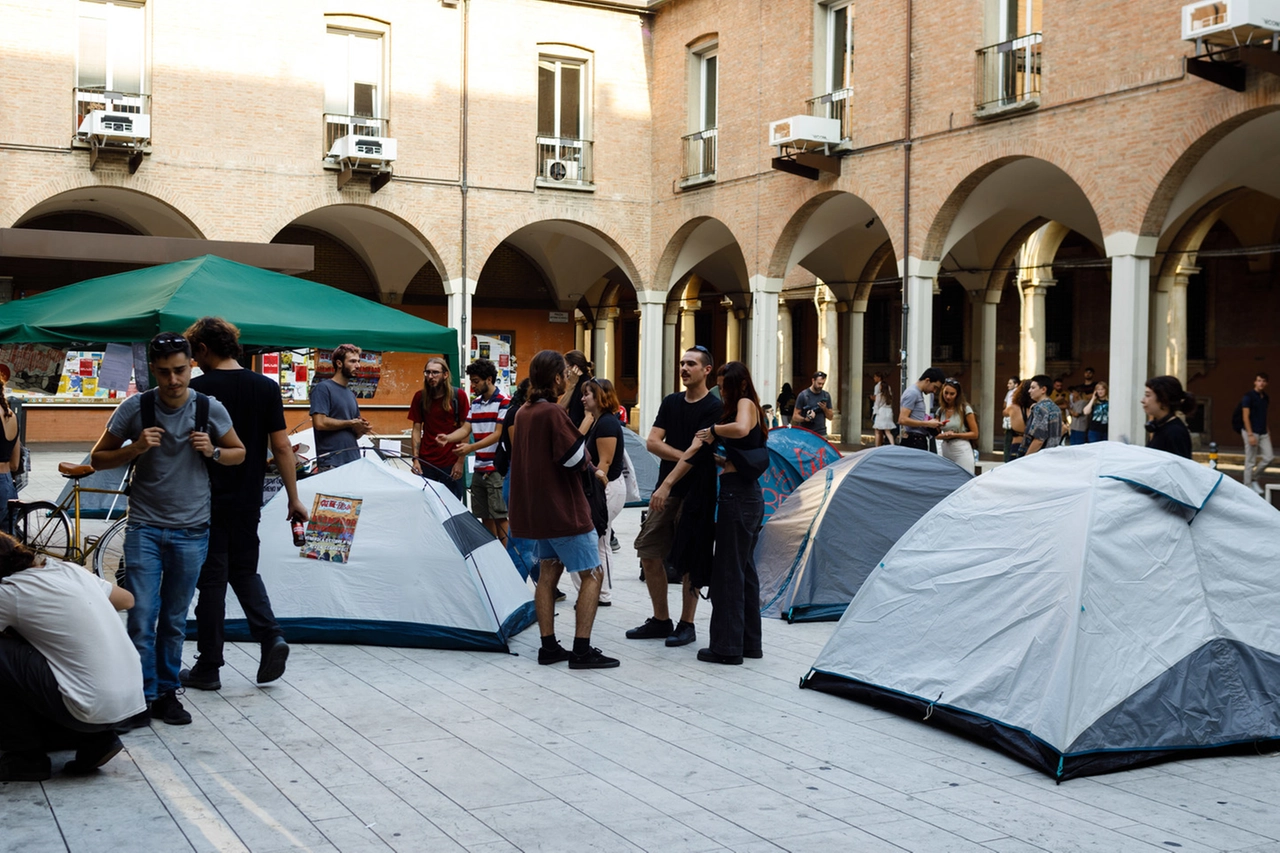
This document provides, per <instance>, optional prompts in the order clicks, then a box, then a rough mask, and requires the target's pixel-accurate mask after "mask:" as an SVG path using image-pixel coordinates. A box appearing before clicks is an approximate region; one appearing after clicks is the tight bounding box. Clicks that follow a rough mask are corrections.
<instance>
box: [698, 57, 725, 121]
mask: <svg viewBox="0 0 1280 853" xmlns="http://www.w3.org/2000/svg"><path fill="white" fill-rule="evenodd" d="M696 57H697V63H696V64H697V69H698V74H697V80H696V86H697V102H698V112H697V121H696V122H695V126H694V127H693V128H692V129H693V130H710V129H711V128H713V127H715V126H716V107H717V102H718V99H719V83H720V81H719V72H720V67H719V66H720V56H719V52H718V51H717V50H716V49H715V47H710V48H707V49H705V50H702V51H699V52H698V53H697V54H696Z"/></svg>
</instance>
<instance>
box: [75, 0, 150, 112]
mask: <svg viewBox="0 0 1280 853" xmlns="http://www.w3.org/2000/svg"><path fill="white" fill-rule="evenodd" d="M145 31H146V9H145V7H144V6H143V4H141V3H117V2H103V3H100V2H93V0H80V43H79V51H78V60H79V61H78V63H77V68H76V86H77V87H78V88H81V89H99V90H110V91H114V92H120V93H127V94H135V95H136V94H139V93H141V92H142V84H143V75H144V70H145V65H146V48H145V46H146V39H145V38H144V33H145Z"/></svg>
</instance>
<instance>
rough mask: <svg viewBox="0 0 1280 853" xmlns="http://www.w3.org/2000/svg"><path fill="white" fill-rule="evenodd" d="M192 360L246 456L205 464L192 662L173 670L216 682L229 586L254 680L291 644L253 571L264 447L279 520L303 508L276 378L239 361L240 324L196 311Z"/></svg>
mask: <svg viewBox="0 0 1280 853" xmlns="http://www.w3.org/2000/svg"><path fill="white" fill-rule="evenodd" d="M185 337H186V339H187V340H188V341H190V342H191V351H192V355H193V356H194V359H195V362H196V364H197V365H199V367H200V369H201V370H202V371H203V373H202V375H200V376H197V377H196V378H195V379H192V380H191V387H192V388H193V389H195V390H196V391H199V392H201V393H203V394H207V395H209V396H210V397H213V398H215V399H217V400H218V401H219V402H221V403H222V404H223V405H224V406H226V407H227V411H228V412H230V413H231V423H232V425H233V426H234V427H235V429H236V435H238V436H240V440H241V441H243V442H244V445H245V448H246V450H248V451H250V452H248V453H246V455H245V460H244V463H243V464H241V465H236V466H235V467H233V468H214V469H211V470H210V471H209V484H210V486H211V488H212V490H213V503H212V516H211V517H210V524H209V552H208V554H207V555H206V556H205V559H204V566H202V567H201V569H200V580H199V581H197V582H196V589H197V590H198V591H199V593H200V597H199V598H198V599H197V600H196V648H197V649H198V650H199V653H200V656H199V659H198V660H197V661H196V663H195V666H193V667H191V668H190V669H184V670H182V671H181V672H179V673H178V678H179V680H180V681H181V682H182V684H183V685H184V686H185V687H194V688H196V689H198V690H220V689H221V688H222V680H221V678H220V677H219V674H218V670H219V669H220V668H221V667H222V664H223V659H222V650H223V645H224V636H223V622H224V620H225V619H226V609H227V608H226V604H227V586H228V585H230V586H231V589H233V590H234V591H235V594H236V599H237V600H239V602H240V608H241V609H242V610H243V611H244V615H245V618H246V620H247V621H248V623H249V633H250V635H251V636H252V637H253V639H254V641H255V642H257V643H258V646H259V649H260V651H261V654H260V655H259V663H258V674H257V680H258V683H259V684H266V683H267V682H270V681H275V680H276V679H277V678H279V677H280V676H282V675H284V668H285V660H286V659H287V658H288V657H289V644H288V643H286V642H285V640H284V631H283V630H281V628H280V623H279V622H277V621H276V617H275V613H274V612H273V611H272V609H271V599H270V598H269V597H268V596H267V588H266V586H265V585H264V584H263V583H262V576H261V575H259V574H258V522H259V521H261V519H262V485H263V481H264V480H265V479H266V475H267V454H268V450H269V451H270V453H271V455H272V456H274V457H275V462H276V467H277V468H278V469H279V470H280V479H281V481H282V482H283V485H284V491H285V496H286V498H287V499H288V503H287V505H286V511H285V518H284V519H281V521H282V522H284V521H306V520H307V508H306V507H305V506H303V504H302V501H300V500H299V499H298V479H297V463H296V462H295V461H294V457H293V444H292V442H291V441H290V439H289V431H288V428H287V425H286V424H285V420H284V404H283V402H282V401H281V399H280V386H279V385H278V384H277V383H276V382H274V381H272V380H270V379H268V378H267V377H265V376H263V375H262V374H260V373H256V372H254V371H252V370H245V369H244V368H243V367H241V365H240V362H239V361H237V358H238V357H239V356H240V354H241V349H240V330H239V329H237V328H236V327H235V326H233V325H232V324H231V323H228V322H227V321H226V320H224V319H222V318H221V317H202V318H201V319H199V320H197V321H196V322H195V323H193V324H192V325H191V327H190V328H189V329H187V331H186V333H185Z"/></svg>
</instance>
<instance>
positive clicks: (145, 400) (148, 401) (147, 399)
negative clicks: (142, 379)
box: [138, 388, 156, 429]
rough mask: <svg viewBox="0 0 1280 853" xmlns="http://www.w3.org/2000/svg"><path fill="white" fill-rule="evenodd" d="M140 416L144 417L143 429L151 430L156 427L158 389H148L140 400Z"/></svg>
mask: <svg viewBox="0 0 1280 853" xmlns="http://www.w3.org/2000/svg"><path fill="white" fill-rule="evenodd" d="M138 404H139V409H138V414H139V415H141V416H142V428H143V429H150V428H151V427H153V426H155V425H156V389H154V388H148V389H147V390H146V391H143V392H142V396H141V397H139V398H138Z"/></svg>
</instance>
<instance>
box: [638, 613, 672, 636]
mask: <svg viewBox="0 0 1280 853" xmlns="http://www.w3.org/2000/svg"><path fill="white" fill-rule="evenodd" d="M671 628H672V625H671V620H670V619H654V618H653V617H652V616H650V617H649V618H648V619H646V620H644V624H643V625H641V626H640V627H639V628H632V629H631V630H630V631H628V632H627V639H628V640H665V639H666V638H667V637H670V636H671Z"/></svg>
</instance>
